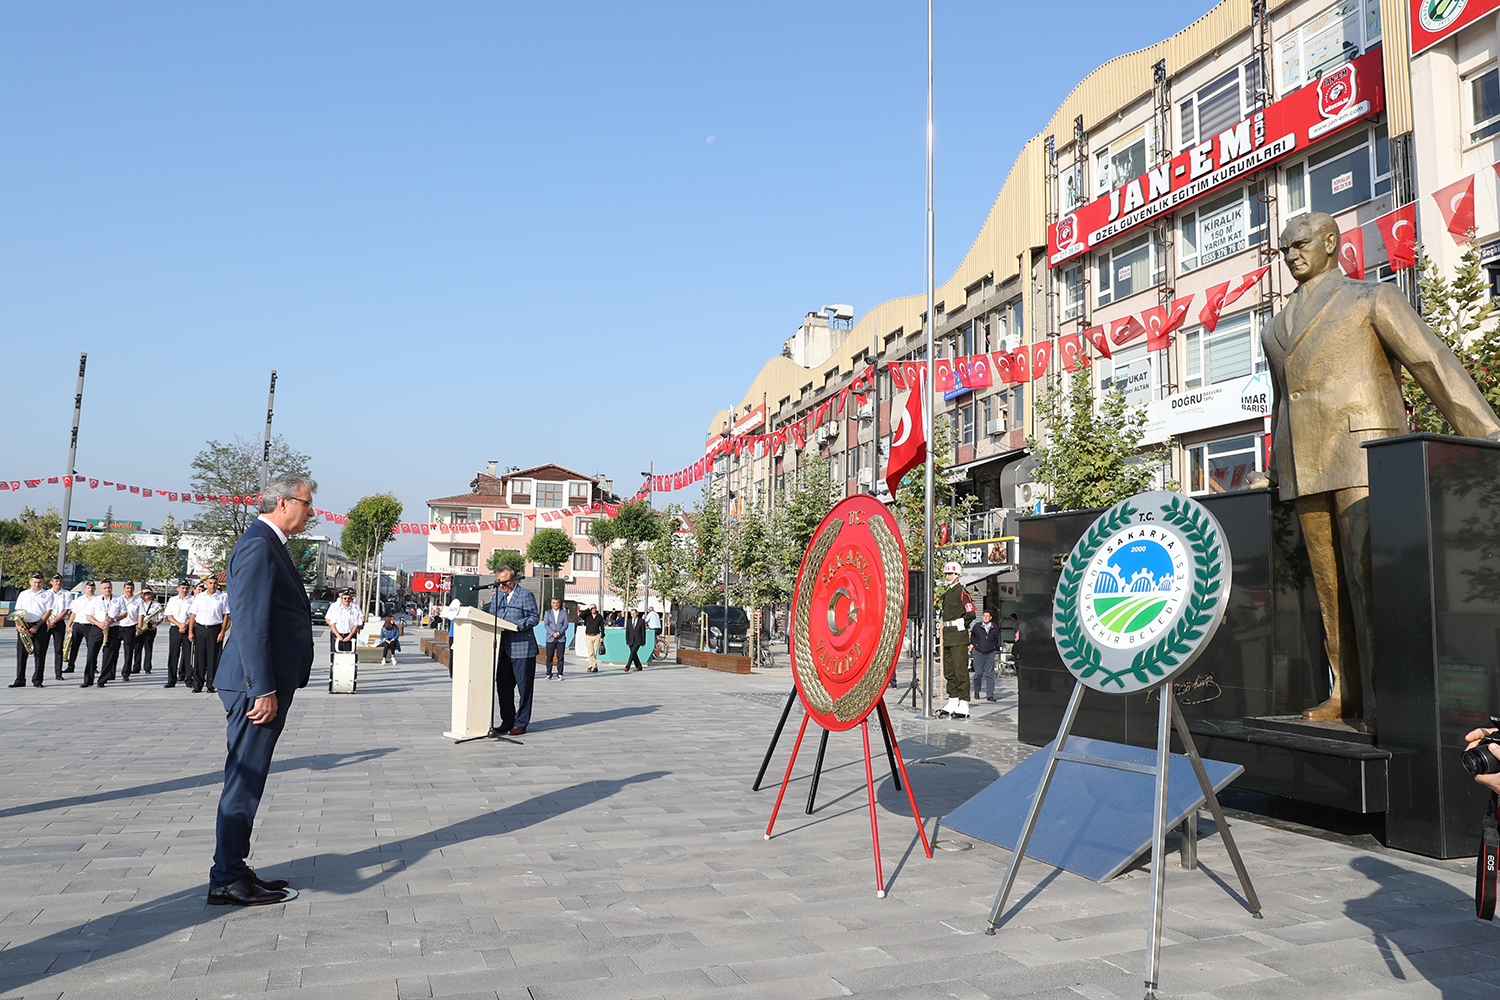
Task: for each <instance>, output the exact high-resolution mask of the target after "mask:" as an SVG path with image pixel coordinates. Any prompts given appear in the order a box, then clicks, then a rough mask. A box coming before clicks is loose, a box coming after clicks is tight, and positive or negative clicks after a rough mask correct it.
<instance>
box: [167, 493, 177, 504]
mask: <svg viewBox="0 0 1500 1000" xmlns="http://www.w3.org/2000/svg"><path fill="white" fill-rule="evenodd" d="M167 500H169V501H170V502H172V503H176V502H177V494H176V493H172V492H170V491H169V492H168V493H167Z"/></svg>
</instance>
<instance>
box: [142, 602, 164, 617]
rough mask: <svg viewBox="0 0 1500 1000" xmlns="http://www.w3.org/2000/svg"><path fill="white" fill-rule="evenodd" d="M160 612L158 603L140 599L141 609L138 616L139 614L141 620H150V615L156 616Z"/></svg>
mask: <svg viewBox="0 0 1500 1000" xmlns="http://www.w3.org/2000/svg"><path fill="white" fill-rule="evenodd" d="M160 610H161V603H160V602H158V601H148V600H146V599H145V598H144V597H143V598H141V608H140V612H139V614H140V616H141V617H142V618H150V617H151V616H152V615H154V614H156V613H157V612H158V611H160Z"/></svg>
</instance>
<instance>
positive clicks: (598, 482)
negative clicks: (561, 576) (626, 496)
mask: <svg viewBox="0 0 1500 1000" xmlns="http://www.w3.org/2000/svg"><path fill="white" fill-rule="evenodd" d="M603 482H604V473H602V472H596V473H594V485H595V486H596V487H597V488H598V490H599V507H600V514H599V516H600V517H603V516H604V513H603V508H604V486H603V485H602V484H603ZM594 551H595V552H598V553H599V565H598V566H597V567H596V569H597V570H598V573H599V605H598V607H599V613H600V614H601V615H602V614H604V546H603V545H601V544H599V539H598V538H597V537H596V538H595V539H594ZM601 634H602V633H601Z"/></svg>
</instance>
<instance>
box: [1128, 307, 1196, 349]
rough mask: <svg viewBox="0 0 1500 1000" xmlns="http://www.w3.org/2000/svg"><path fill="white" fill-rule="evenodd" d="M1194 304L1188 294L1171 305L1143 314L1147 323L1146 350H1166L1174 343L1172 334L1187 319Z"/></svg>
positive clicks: (1142, 316) (1142, 317)
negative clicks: (1190, 307) (1189, 308)
mask: <svg viewBox="0 0 1500 1000" xmlns="http://www.w3.org/2000/svg"><path fill="white" fill-rule="evenodd" d="M1192 304H1193V295H1192V293H1188V294H1187V295H1184V296H1182V297H1181V298H1176V299H1173V300H1172V304H1171V305H1166V306H1157V307H1155V308H1154V309H1147V310H1146V311H1145V312H1143V313H1141V319H1143V320H1145V321H1146V350H1148V351H1160V350H1165V349H1166V347H1167V345H1169V344H1171V342H1172V332H1173V331H1174V330H1177V329H1178V328H1179V327H1181V326H1182V322H1183V320H1185V319H1187V314H1188V307H1189V306H1191V305H1192Z"/></svg>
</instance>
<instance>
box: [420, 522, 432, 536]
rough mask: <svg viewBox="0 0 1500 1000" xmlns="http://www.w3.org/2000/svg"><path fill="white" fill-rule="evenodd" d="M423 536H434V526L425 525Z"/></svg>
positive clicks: (423, 526)
mask: <svg viewBox="0 0 1500 1000" xmlns="http://www.w3.org/2000/svg"><path fill="white" fill-rule="evenodd" d="M422 534H424V535H430V534H432V525H430V524H424V525H422Z"/></svg>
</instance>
